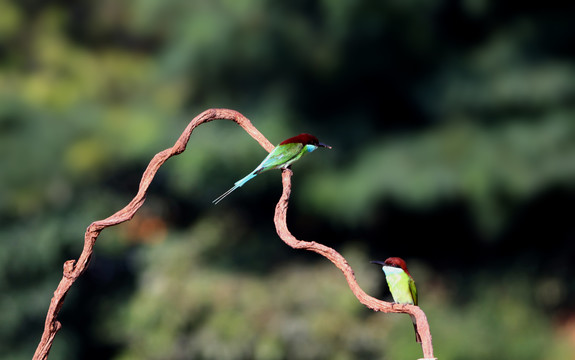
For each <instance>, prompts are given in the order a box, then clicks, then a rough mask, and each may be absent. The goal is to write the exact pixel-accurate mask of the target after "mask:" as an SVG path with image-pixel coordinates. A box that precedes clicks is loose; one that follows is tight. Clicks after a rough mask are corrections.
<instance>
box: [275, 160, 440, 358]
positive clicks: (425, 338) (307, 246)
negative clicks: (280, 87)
mask: <svg viewBox="0 0 575 360" xmlns="http://www.w3.org/2000/svg"><path fill="white" fill-rule="evenodd" d="M292 175H293V173H292V171H291V170H289V169H287V170H283V173H282V184H283V193H282V196H281V198H280V200H279V202H278V204H277V205H276V211H275V216H274V222H275V224H276V231H277V233H278V235H279V237H280V238H281V239H282V240H283V241H284V242H285V243H286V244H288V245H289V246H291V247H292V248H294V249H303V250H309V251H313V252H316V253H318V254H320V255H322V256H324V257H326V258H328V259H329V260H330V261H331V262H332V263H334V265H335V266H337V267H338V268H339V269H340V270H341V271H342V272H343V275H344V276H345V279H346V280H347V283H348V285H349V287H350V289H351V291H352V292H353V294H354V295H355V297H356V298H357V299H358V300H359V301H360V302H361V303H362V304H364V305H365V306H367V307H368V308H370V309H372V310H374V311H382V312H386V313H406V314H410V315H413V316H415V319H416V322H417V332H418V333H419V335H420V336H421V348H422V350H423V359H421V360H425V359H428V360H431V359H435V357H434V356H433V345H432V343H431V332H430V330H429V324H428V322H427V317H426V316H425V313H424V312H423V310H421V308H420V307H419V306H415V305H407V304H395V303H390V302H386V301H381V300H379V299H376V298H374V297H372V296H369V295H367V294H366V293H365V291H363V290H362V289H361V287H359V284H358V283H357V280H356V279H355V274H354V272H353V269H352V268H351V266H349V264H348V263H347V261H346V260H345V258H344V257H343V256H341V254H340V253H338V252H337V251H335V250H334V249H332V248H330V247H328V246H325V245H323V244H320V243H316V242H315V241H303V240H298V239H296V237H295V236H293V235H292V234H291V232H290V231H289V229H288V226H287V221H286V217H287V208H288V202H289V197H290V194H291V177H292Z"/></svg>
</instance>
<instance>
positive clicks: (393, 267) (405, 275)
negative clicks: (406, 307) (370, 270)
mask: <svg viewBox="0 0 575 360" xmlns="http://www.w3.org/2000/svg"><path fill="white" fill-rule="evenodd" d="M371 263H372V264H378V265H382V266H383V267H382V270H383V272H384V273H385V279H386V280H387V285H388V286H389V291H391V296H393V301H394V302H396V303H398V304H411V305H417V289H416V288H415V281H414V280H413V278H412V277H411V274H410V273H409V271H408V270H407V265H406V264H405V261H404V260H403V259H402V258H398V257H390V258H388V259H386V260H385V261H383V262H381V261H371ZM411 321H412V322H413V329H414V330H415V341H417V342H418V343H420V342H421V337H420V336H419V333H418V332H417V323H416V322H415V317H414V316H413V315H411Z"/></svg>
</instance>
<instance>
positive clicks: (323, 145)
mask: <svg viewBox="0 0 575 360" xmlns="http://www.w3.org/2000/svg"><path fill="white" fill-rule="evenodd" d="M318 146H319V147H324V148H328V149H331V146H329V145H326V144H322V143H319V144H318Z"/></svg>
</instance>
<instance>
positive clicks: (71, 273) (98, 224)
mask: <svg viewBox="0 0 575 360" xmlns="http://www.w3.org/2000/svg"><path fill="white" fill-rule="evenodd" d="M217 119H224V120H231V121H234V122H236V123H237V124H238V125H240V126H241V127H242V128H243V129H244V130H245V131H246V132H247V133H248V134H250V136H251V137H253V138H254V139H255V140H256V141H257V142H259V143H260V145H261V146H262V147H263V148H264V149H266V150H267V151H268V152H270V151H272V150H273V148H274V145H273V144H272V143H270V142H269V141H268V140H267V139H266V138H265V137H264V136H263V135H262V134H261V133H260V132H259V131H258V129H256V128H255V127H254V126H253V125H252V123H251V122H250V121H249V120H248V119H247V118H246V117H244V116H243V115H242V114H240V113H239V112H237V111H233V110H228V109H209V110H206V111H204V112H203V113H201V114H199V115H198V116H196V117H195V118H194V119H193V120H192V121H191V122H190V123H189V124H188V126H187V127H186V129H185V130H184V132H183V133H182V135H181V136H180V138H179V139H178V140H177V141H176V143H175V144H174V146H172V147H171V148H169V149H166V150H164V151H161V152H159V153H157V154H156V155H155V156H154V157H153V158H152V160H151V161H150V163H149V164H148V167H147V168H146V171H144V174H143V175H142V180H141V181H140V186H139V189H138V193H137V194H136V196H135V197H134V199H132V201H131V202H130V203H129V204H128V205H126V206H125V207H124V208H123V209H121V210H120V211H118V212H117V213H115V214H113V215H112V216H110V217H108V218H106V219H104V220H99V221H95V222H93V223H92V224H90V226H88V228H87V229H86V233H85V235H84V249H83V250H82V253H81V254H80V258H79V259H78V260H77V261H76V260H68V261H66V262H65V263H64V275H63V276H62V280H60V283H59V284H58V287H57V288H56V291H54V296H53V297H52V300H51V301H50V307H49V308H48V314H47V315H46V322H45V324H44V332H43V333H42V338H41V340H40V343H39V344H38V347H37V348H36V352H35V353H34V358H33V359H34V360H40V359H47V358H48V354H49V353H50V349H51V348H52V343H53V342H54V338H55V336H56V334H57V333H58V330H60V328H61V327H62V324H61V323H60V322H59V321H58V313H59V312H60V309H61V308H62V305H64V298H65V297H66V294H67V293H68V291H69V290H70V288H71V287H72V284H74V282H75V281H76V280H77V279H78V278H79V277H80V275H82V274H83V273H84V271H86V268H87V267H88V264H89V263H90V258H91V256H92V253H93V251H94V250H93V249H94V244H95V243H96V240H97V239H98V236H99V235H100V232H101V231H102V230H104V229H105V228H107V227H109V226H114V225H118V224H120V223H123V222H124V221H128V220H130V219H131V218H132V217H133V216H134V214H135V213H136V211H138V209H139V208H140V207H141V206H142V205H143V204H144V201H145V199H146V193H147V191H148V187H149V186H150V183H151V182H152V180H153V179H154V176H155V175H156V173H157V172H158V169H159V168H160V166H162V164H163V163H164V162H166V160H168V159H169V158H170V157H172V156H174V155H178V154H180V153H182V152H183V151H184V150H185V149H186V145H187V144H188V140H189V139H190V136H191V134H192V132H193V131H194V129H195V128H196V127H197V126H199V125H201V124H204V123H207V122H210V121H212V120H217Z"/></svg>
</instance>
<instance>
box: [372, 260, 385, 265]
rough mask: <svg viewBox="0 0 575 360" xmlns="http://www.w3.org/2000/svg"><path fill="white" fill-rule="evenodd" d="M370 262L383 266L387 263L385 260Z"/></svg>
mask: <svg viewBox="0 0 575 360" xmlns="http://www.w3.org/2000/svg"><path fill="white" fill-rule="evenodd" d="M370 263H372V264H377V265H381V266H383V265H385V263H384V262H383V261H370Z"/></svg>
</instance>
